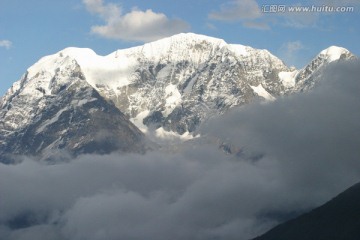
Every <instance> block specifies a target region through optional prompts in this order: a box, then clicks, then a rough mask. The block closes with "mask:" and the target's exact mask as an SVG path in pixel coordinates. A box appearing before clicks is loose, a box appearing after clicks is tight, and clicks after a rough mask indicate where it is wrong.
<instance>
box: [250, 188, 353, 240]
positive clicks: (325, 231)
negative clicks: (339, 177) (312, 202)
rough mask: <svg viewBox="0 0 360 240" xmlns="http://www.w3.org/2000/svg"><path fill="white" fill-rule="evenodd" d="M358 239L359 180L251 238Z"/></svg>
mask: <svg viewBox="0 0 360 240" xmlns="http://www.w3.org/2000/svg"><path fill="white" fill-rule="evenodd" d="M289 239H291V240H329V239H336V240H357V239H360V183H358V184H355V185H354V186H352V187H350V188H349V189H347V190H346V191H344V192H343V193H341V194H339V195H338V196H337V197H335V198H334V199H332V200H331V201H329V202H327V203H326V204H324V205H322V206H321V207H318V208H315V209H314V210H312V211H311V212H309V213H306V214H304V215H301V216H300V217H297V218H295V219H293V220H290V221H288V222H285V223H283V224H280V225H279V226H277V227H275V228H273V229H272V230H270V231H268V232H267V233H265V234H264V235H262V236H260V237H257V238H254V240H289Z"/></svg>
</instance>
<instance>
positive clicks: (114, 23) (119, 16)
mask: <svg viewBox="0 0 360 240" xmlns="http://www.w3.org/2000/svg"><path fill="white" fill-rule="evenodd" d="M83 3H84V4H85V6H86V8H87V10H88V11H89V12H90V13H93V14H96V15H98V16H99V17H100V18H102V19H103V20H104V21H105V23H106V24H105V25H100V26H92V28H91V32H92V33H94V34H96V35H99V36H102V37H105V38H110V39H119V40H124V41H140V42H149V41H154V40H158V39H160V38H164V37H168V36H171V35H174V34H177V33H180V32H184V31H187V30H189V25H188V24H187V23H186V22H184V21H182V20H180V19H169V18H168V17H167V16H166V15H165V14H163V13H156V12H154V11H153V10H151V9H147V10H146V11H142V10H139V9H137V8H134V9H132V10H131V11H130V12H128V13H125V14H124V13H122V9H121V8H120V6H118V5H116V4H113V3H108V4H104V2H103V1H102V0H83Z"/></svg>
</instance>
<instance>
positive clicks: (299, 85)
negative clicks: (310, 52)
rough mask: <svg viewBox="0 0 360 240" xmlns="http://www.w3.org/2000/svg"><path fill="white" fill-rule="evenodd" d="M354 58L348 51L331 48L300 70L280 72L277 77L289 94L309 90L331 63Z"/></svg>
mask: <svg viewBox="0 0 360 240" xmlns="http://www.w3.org/2000/svg"><path fill="white" fill-rule="evenodd" d="M353 58H355V56H354V55H353V54H352V53H351V52H349V50H347V49H345V48H342V47H337V46H331V47H329V48H327V49H324V50H323V51H321V52H320V53H319V54H318V55H317V56H316V57H315V58H314V59H313V60H312V61H311V62H310V63H309V64H307V65H306V66H305V67H304V68H302V69H300V70H296V69H293V71H290V72H281V73H280V74H279V77H280V79H281V81H282V82H283V83H285V85H286V86H287V87H288V91H289V92H290V93H293V92H303V91H307V90H310V89H311V88H313V87H314V85H315V83H316V82H317V81H318V79H319V76H320V75H321V73H322V71H324V69H325V67H326V66H328V65H329V63H331V62H336V61H341V60H350V59H353Z"/></svg>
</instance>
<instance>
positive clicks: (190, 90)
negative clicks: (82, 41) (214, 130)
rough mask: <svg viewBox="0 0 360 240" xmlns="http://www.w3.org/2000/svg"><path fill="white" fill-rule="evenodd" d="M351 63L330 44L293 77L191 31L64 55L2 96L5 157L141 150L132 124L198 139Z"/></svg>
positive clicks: (279, 66) (40, 65) (0, 139)
mask: <svg viewBox="0 0 360 240" xmlns="http://www.w3.org/2000/svg"><path fill="white" fill-rule="evenodd" d="M352 57H354V56H353V55H352V54H351V53H350V52H349V51H347V50H346V49H343V48H339V47H330V48H328V49H326V50H324V51H322V52H321V53H320V54H319V55H318V56H317V57H316V58H315V59H314V60H313V61H311V63H310V64H309V65H307V66H305V67H304V68H303V69H300V70H296V69H292V68H289V67H287V66H286V65H285V64H284V63H283V62H282V61H281V60H280V59H278V58H277V57H275V56H274V55H272V54H271V53H270V52H269V51H267V50H259V49H254V48H251V47H248V46H243V45H235V44H227V43H226V42H225V41H223V40H221V39H216V38H212V37H207V36H203V35H196V34H192V33H187V34H179V35H175V36H172V37H169V38H165V39H162V40H159V41H156V42H152V43H148V44H145V45H143V46H139V47H134V48H129V49H124V50H117V51H115V52H113V53H111V54H109V55H107V56H98V55H97V54H96V53H95V52H94V51H92V50H91V49H80V48H67V49H64V50H62V51H60V52H58V53H56V54H54V55H50V56H47V57H44V58H42V59H41V60H39V61H38V62H37V63H36V64H35V65H33V66H32V67H30V68H29V69H28V70H27V72H26V74H25V75H24V76H23V77H22V79H21V80H19V81H18V82H16V83H14V85H13V86H12V87H11V88H10V89H9V90H8V92H7V93H6V94H5V96H4V97H3V98H2V99H1V101H0V156H2V155H4V154H5V153H7V154H8V153H10V154H30V155H38V154H42V155H44V156H46V154H47V152H49V151H53V149H66V150H68V151H70V152H72V153H73V154H79V153H83V152H88V151H90V150H89V149H96V148H95V147H94V148H91V147H90V148H89V146H93V145H94V143H96V142H97V140H96V139H98V137H99V136H98V135H103V134H102V133H101V132H106V134H104V135H106V136H107V135H109V134H110V136H111V137H104V138H101V137H100V139H117V138H121V139H122V140H121V142H122V143H121V144H120V145H121V146H120V145H119V144H118V143H117V144H115V145H113V146H112V147H110V149H108V150H106V149H104V146H103V147H102V148H100V149H101V150H99V152H104V151H105V152H106V151H110V150H113V149H115V148H120V149H122V150H130V151H132V150H134V151H140V150H141V151H142V149H143V148H144V145H143V144H142V140H141V139H142V133H141V132H140V131H139V130H138V129H137V128H136V127H135V126H134V125H133V124H135V125H136V126H137V127H138V128H139V129H140V130H142V131H143V132H144V133H146V132H148V131H149V130H151V131H153V130H156V131H155V133H156V134H157V135H159V136H177V137H182V138H184V139H187V138H191V137H192V136H193V135H195V134H196V129H197V128H198V126H199V125H200V124H201V123H202V122H203V121H205V120H206V119H207V118H208V117H209V116H212V115H214V114H221V113H223V112H225V111H227V110H228V109H230V108H232V107H235V106H241V105H243V104H246V103H249V102H251V101H254V100H255V99H265V100H273V99H275V98H276V97H279V96H282V95H284V94H290V93H293V92H298V91H304V90H307V89H310V88H311V87H312V86H313V85H314V82H315V81H316V75H317V74H320V73H321V69H323V68H324V67H325V66H326V65H327V64H328V63H330V62H332V61H336V60H339V59H350V58H352ZM122 113H124V114H125V115H126V117H125V116H124V115H123V114H122ZM128 119H129V120H130V121H131V122H132V123H133V124H132V123H130V122H129V121H128ZM104 129H105V130H104ZM102 130H104V131H102ZM99 132H100V133H99ZM50 136H51V137H50ZM95 145H96V144H95ZM110 145H111V144H110ZM105 148H106V147H105ZM86 149H87V150H86Z"/></svg>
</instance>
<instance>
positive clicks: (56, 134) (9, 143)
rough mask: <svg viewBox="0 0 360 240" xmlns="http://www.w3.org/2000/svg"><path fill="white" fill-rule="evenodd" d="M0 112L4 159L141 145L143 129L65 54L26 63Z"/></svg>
mask: <svg viewBox="0 0 360 240" xmlns="http://www.w3.org/2000/svg"><path fill="white" fill-rule="evenodd" d="M44 61H45V63H47V64H44ZM44 65H45V67H44ZM38 66H42V68H41V69H38V68H37V67H38ZM0 116H1V118H0V126H1V127H0V133H1V134H0V159H1V161H2V162H12V161H13V160H14V158H15V156H16V155H27V156H36V157H39V158H41V159H46V160H51V159H53V158H54V157H55V156H57V157H59V155H60V156H66V155H69V154H70V155H75V156H76V155H78V154H82V153H99V154H102V153H109V152H111V151H114V150H121V151H126V152H142V151H144V149H145V146H144V142H143V140H144V136H143V133H141V132H140V131H139V130H138V129H137V128H136V127H135V126H134V125H133V124H132V123H131V122H130V121H129V120H128V119H127V118H126V117H125V116H124V114H122V113H121V112H120V111H119V110H118V109H117V108H116V107H115V106H114V105H112V104H110V103H109V102H107V101H106V100H105V99H104V98H103V97H101V96H100V95H99V94H98V92H97V91H96V90H94V89H93V88H92V87H91V86H90V85H89V84H88V83H87V81H86V80H85V77H84V74H83V73H82V72H81V69H80V67H79V65H78V64H77V62H76V61H75V60H74V59H71V58H70V57H68V56H66V57H64V56H63V57H59V58H57V59H56V61H54V59H46V58H45V59H42V60H40V62H39V63H37V64H35V65H34V66H33V67H32V68H30V69H29V70H28V72H27V74H26V75H24V77H23V78H22V80H21V81H19V82H17V83H16V84H15V85H14V86H13V88H12V89H10V90H9V91H8V93H7V94H6V95H5V96H4V98H3V99H2V101H1V103H0Z"/></svg>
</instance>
